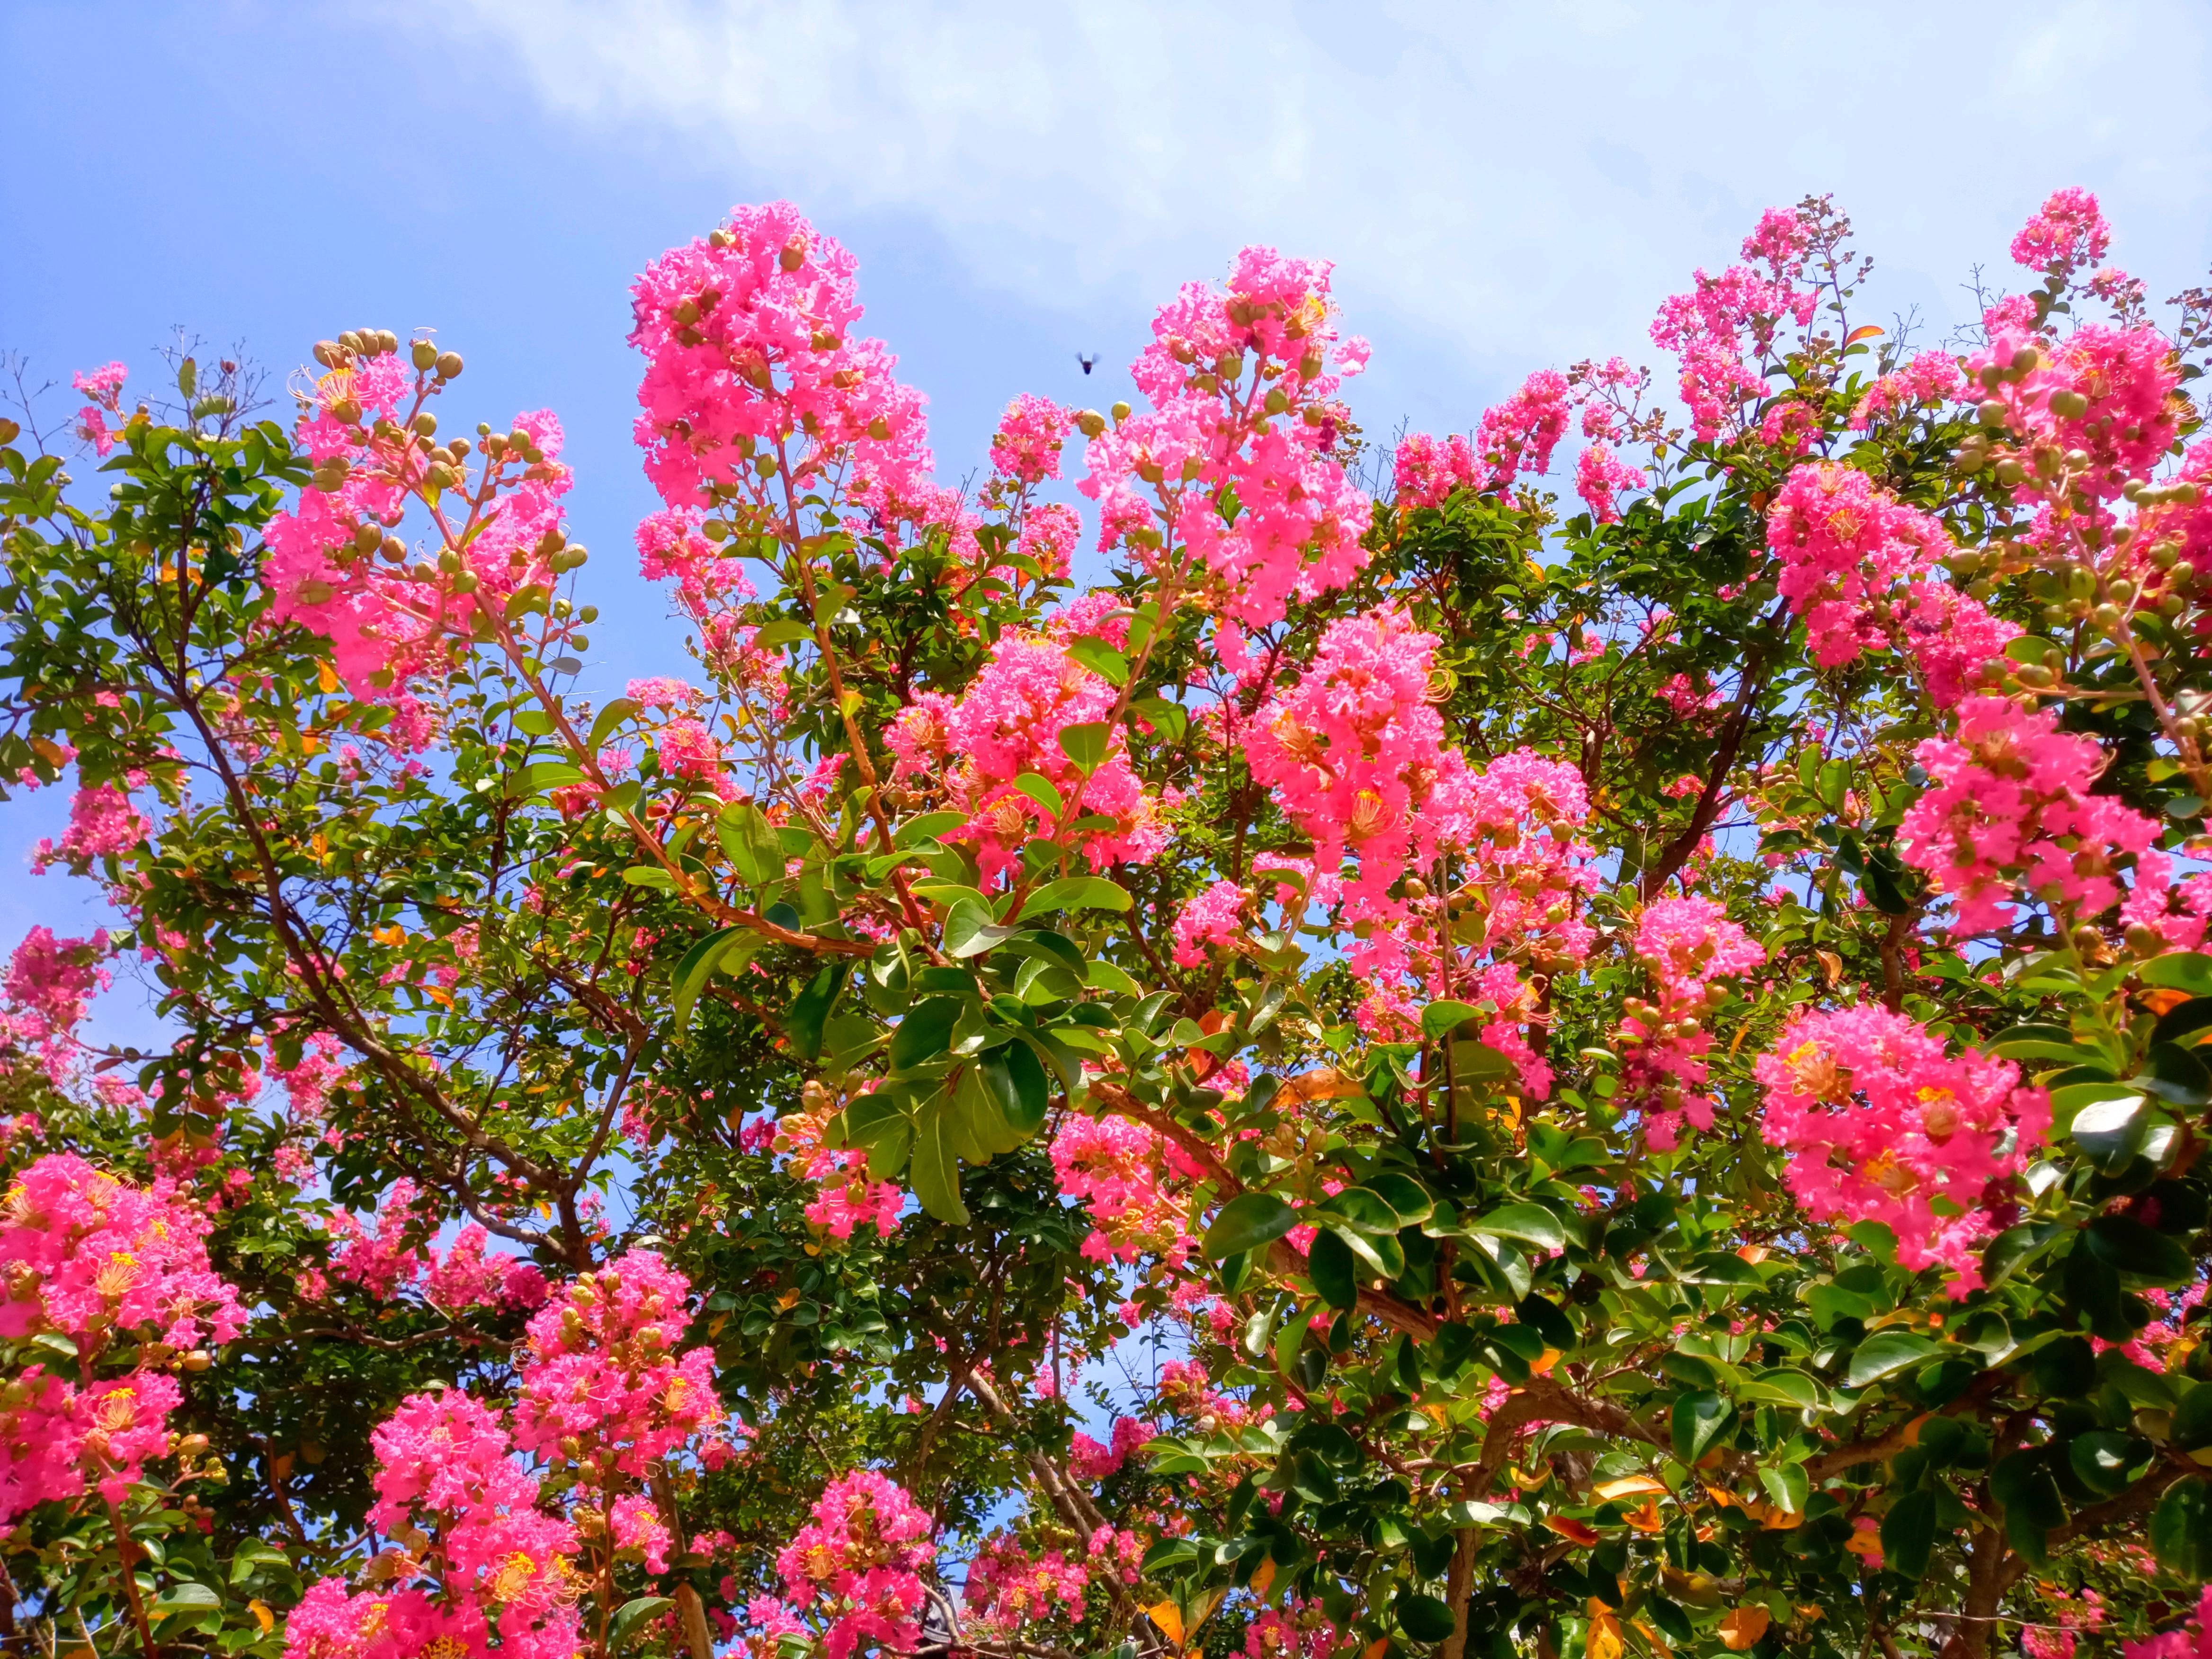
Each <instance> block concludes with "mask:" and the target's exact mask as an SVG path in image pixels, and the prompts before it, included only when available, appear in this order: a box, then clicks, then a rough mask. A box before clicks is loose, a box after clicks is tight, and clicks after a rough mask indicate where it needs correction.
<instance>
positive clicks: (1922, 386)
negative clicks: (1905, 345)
mask: <svg viewBox="0 0 2212 1659" xmlns="http://www.w3.org/2000/svg"><path fill="white" fill-rule="evenodd" d="M1965 383H1966V376H1965V374H1963V373H1961V372H1960V368H1959V360H1958V359H1957V358H1956V357H1954V356H1952V355H1951V354H1950V353H1949V352H1948V351H1923V352H1920V353H1918V354H1917V356H1914V357H1913V359H1912V360H1911V362H1908V363H1906V364H1905V366H1904V367H1903V368H1894V369H1892V370H1891V371H1890V372H1889V373H1888V374H1885V375H1883V376H1881V378H1880V379H1879V380H1876V381H1875V383H1874V384H1873V385H1872V386H1869V387H1868V388H1867V389H1866V395H1865V396H1864V397H1863V398H1860V399H1859V401H1858V407H1857V408H1856V409H1854V410H1851V420H1850V428H1851V430H1852V431H1854V432H1863V431H1865V430H1866V429H1867V428H1869V426H1872V425H1873V424H1874V423H1875V422H1876V421H1879V420H1884V419H1887V418H1888V417H1889V416H1893V415H1899V414H1902V413H1904V412H1905V411H1906V410H1913V409H1918V408H1920V407H1922V406H1923V405H1925V404H1944V403H1948V402H1949V401H1950V400H1951V399H1952V398H1954V397H1956V396H1957V395H1958V393H1959V388H1960V386H1963V385H1964V384H1965Z"/></svg>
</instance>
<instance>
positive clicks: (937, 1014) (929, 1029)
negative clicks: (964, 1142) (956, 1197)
mask: <svg viewBox="0 0 2212 1659" xmlns="http://www.w3.org/2000/svg"><path fill="white" fill-rule="evenodd" d="M966 1006H968V1004H967V1002H966V1000H965V999H963V998H961V997H953V996H933V997H924V998H923V999H922V1000H921V1001H920V1002H917V1003H915V1005H914V1006H913V1007H911V1008H909V1009H908V1010H907V1012H906V1018H903V1019H902V1020H901V1021H899V1023H898V1026H897V1028H896V1030H893V1031H892V1033H891V1051H890V1066H891V1070H893V1071H894V1072H903V1071H907V1070H909V1069H910V1068H912V1067H914V1066H919V1065H921V1063H922V1062H923V1061H924V1060H934V1059H936V1058H937V1057H938V1055H939V1054H943V1053H944V1052H945V1049H946V1048H948V1047H949V1046H951V1041H952V1028H953V1026H954V1025H956V1024H958V1023H959V1019H960V1011H961V1010H962V1009H963V1008H965V1007H966ZM932 1213H935V1212H932Z"/></svg>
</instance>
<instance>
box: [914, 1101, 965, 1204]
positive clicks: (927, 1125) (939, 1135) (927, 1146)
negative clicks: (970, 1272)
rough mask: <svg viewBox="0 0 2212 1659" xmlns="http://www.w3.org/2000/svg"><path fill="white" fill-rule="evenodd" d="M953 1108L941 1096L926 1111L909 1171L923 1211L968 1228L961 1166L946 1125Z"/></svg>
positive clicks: (915, 1193) (916, 1131)
mask: <svg viewBox="0 0 2212 1659" xmlns="http://www.w3.org/2000/svg"><path fill="white" fill-rule="evenodd" d="M950 1105H951V1102H950V1101H949V1100H947V1099H946V1098H945V1097H944V1096H943V1095H939V1096H938V1097H937V1099H936V1100H935V1101H934V1102H933V1103H932V1105H931V1106H930V1107H929V1108H928V1109H926V1110H924V1112H923V1113H922V1115H921V1121H920V1122H919V1123H918V1124H916V1125H915V1137H914V1162H913V1163H912V1164H910V1165H908V1173H909V1176H910V1178H911V1179H912V1181H913V1182H914V1195H915V1197H916V1198H917V1199H919V1200H921V1207H922V1208H923V1209H925V1210H927V1212H929V1213H930V1214H931V1215H933V1216H934V1217H935V1218H937V1219H938V1220H939V1221H943V1222H948V1223H950V1224H951V1225H953V1226H956V1227H964V1226H966V1225H968V1206H966V1205H965V1204H963V1203H962V1202H961V1201H960V1163H959V1160H958V1158H956V1157H955V1156H954V1155H953V1151H952V1140H951V1135H952V1130H951V1125H950V1124H949V1123H948V1122H947V1121H946V1118H947V1109H948V1108H949V1107H950Z"/></svg>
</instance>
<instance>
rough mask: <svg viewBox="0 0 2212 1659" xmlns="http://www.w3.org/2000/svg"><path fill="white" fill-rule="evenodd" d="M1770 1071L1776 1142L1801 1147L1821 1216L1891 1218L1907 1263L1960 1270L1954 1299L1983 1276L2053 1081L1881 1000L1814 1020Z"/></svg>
mask: <svg viewBox="0 0 2212 1659" xmlns="http://www.w3.org/2000/svg"><path fill="white" fill-rule="evenodd" d="M1757 1072H1758V1077H1759V1083H1760V1084H1761V1085H1762V1086H1763V1087H1764V1088H1765V1123H1764V1128H1765V1136H1766V1139H1767V1140H1768V1141H1770V1142H1771V1144H1773V1145H1774V1146H1780V1147H1783V1148H1784V1149H1786V1150H1787V1151H1788V1152H1790V1165H1789V1170H1788V1173H1787V1176H1786V1177H1785V1178H1786V1180H1787V1181H1788V1182H1789V1185H1790V1191H1791V1192H1793V1193H1794V1194H1796V1197H1797V1201H1798V1202H1799V1203H1800V1204H1802V1205H1803V1206H1804V1207H1805V1210H1806V1212H1807V1213H1808V1214H1809V1215H1811V1216H1814V1217H1815V1218H1818V1219H1820V1220H1823V1221H1828V1222H1832V1223H1834V1224H1836V1225H1838V1226H1839V1227H1848V1226H1850V1225H1852V1224H1854V1223H1856V1222H1860V1221H1879V1222H1881V1223H1882V1224H1883V1225H1886V1226H1887V1227H1888V1228H1889V1230H1890V1231H1891V1232H1892V1233H1893V1234H1894V1235H1895V1236H1896V1238H1897V1259H1898V1261H1899V1262H1900V1263H1902V1264H1903V1265H1904V1266H1905V1267H1911V1268H1914V1269H1918V1268H1923V1267H1944V1268H1947V1269H1948V1271H1949V1273H1950V1274H1951V1278H1950V1279H1949V1280H1948V1288H1949V1290H1950V1291H1951V1293H1952V1294H1953V1295H1954V1296H1964V1295H1965V1294H1966V1292H1967V1291H1971V1290H1972V1289H1974V1288H1976V1287H1977V1286H1978V1285H1980V1283H1981V1249H1982V1247H1983V1245H1984V1244H1985V1243H1987V1242H1988V1241H1989V1239H1990V1237H1992V1236H1994V1235H1995V1234H1996V1232H1997V1231H1999V1225H2000V1224H1999V1222H1998V1221H1997V1220H1996V1218H1994V1217H1993V1215H1992V1211H1993V1210H2000V1209H2004V1210H2008V1206H2010V1205H2011V1203H2012V1200H2011V1196H2010V1194H2011V1190H2012V1177H2013V1176H2015V1175H2017V1174H2018V1173H2019V1172H2020V1171H2021V1170H2024V1169H2026V1168H2027V1165H2028V1164H2029V1163H2030V1162H2031V1161H2032V1160H2033V1158H2034V1156H2035V1152H2036V1148H2037V1147H2038V1146H2040V1145H2041V1144H2042V1141H2043V1138H2044V1134H2045V1131H2046V1130H2047V1129H2048V1127H2050V1122H2051V1101H2050V1097H2049V1096H2048V1095H2046V1094H2045V1091H2043V1090H2041V1089H2039V1088H2029V1087H2023V1086H2022V1085H2021V1079H2020V1068H2019V1067H2018V1066H2015V1065H2014V1064H2013V1063H2012V1062H2011V1061H2010V1060H1992V1059H1989V1058H1987V1057H1986V1056H1984V1055H1982V1054H1975V1053H1973V1052H1972V1051H1971V1050H1969V1051H1967V1052H1966V1053H1964V1054H1956V1055H1954V1054H1948V1053H1947V1052H1946V1050H1945V1047H1944V1044H1943V1042H1942V1039H1941V1038H1940V1037H1937V1036H1934V1035H1933V1034H1932V1033H1930V1032H1929V1030H1927V1029H1926V1028H1925V1027H1923V1026H1922V1025H1921V1024H1918V1023H1917V1021H1915V1020H1912V1019H1910V1018H1906V1017H1905V1015H1902V1014H1893V1013H1891V1012H1889V1011H1888V1010H1887V1009H1886V1008H1881V1007H1857V1008H1841V1009H1835V1010H1831V1011H1827V1012H1815V1013H1808V1014H1802V1015H1800V1016H1799V1017H1798V1018H1796V1019H1795V1020H1793V1021H1791V1022H1790V1025H1789V1026H1788V1027H1787V1028H1786V1029H1785V1030H1784V1031H1783V1033H1782V1036H1781V1038H1780V1040H1779V1041H1778V1042H1777V1044H1776V1045H1775V1049H1774V1052H1773V1053H1772V1054H1767V1055H1765V1056H1762V1057H1761V1058H1760V1060H1759V1062H1758V1066H1757Z"/></svg>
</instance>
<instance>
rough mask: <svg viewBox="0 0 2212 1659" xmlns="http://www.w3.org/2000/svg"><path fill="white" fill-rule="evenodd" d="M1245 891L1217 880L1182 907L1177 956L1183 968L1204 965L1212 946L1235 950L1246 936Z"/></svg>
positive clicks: (1176, 942)
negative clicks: (1244, 915) (1207, 952)
mask: <svg viewBox="0 0 2212 1659" xmlns="http://www.w3.org/2000/svg"><path fill="white" fill-rule="evenodd" d="M1243 908H1244V890H1243V888H1242V887H1239V886H1238V885H1237V884H1236V883H1235V882H1233V881H1217V882H1215V883H1214V884H1213V885H1212V886H1211V887H1209V888H1207V889H1206V890H1205V891H1204V892H1203V893H1200V895H1199V896H1197V897H1196V898H1194V899H1193V900H1191V902H1189V903H1188V904H1186V905H1184V906H1183V908H1182V912H1181V913H1180V914H1179V915H1177V916H1176V922H1175V959H1176V963H1177V965H1179V966H1181V967H1184V968H1198V967H1202V966H1204V965H1205V963H1206V951H1207V950H1208V948H1209V947H1212V946H1216V945H1218V946H1221V947H1224V948H1228V949H1233V948H1235V946H1236V945H1237V942H1238V941H1239V940H1241V939H1243V936H1244V926H1243Z"/></svg>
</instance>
